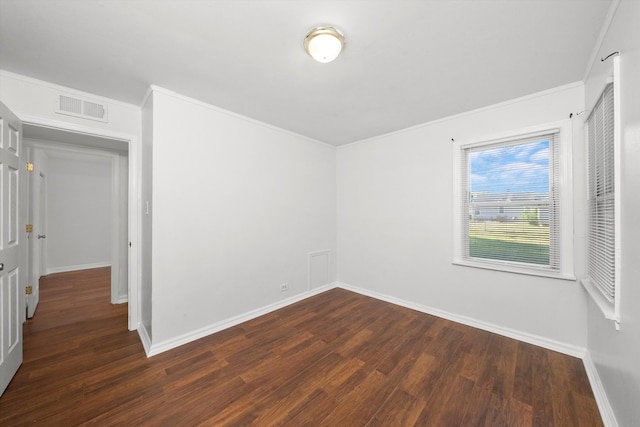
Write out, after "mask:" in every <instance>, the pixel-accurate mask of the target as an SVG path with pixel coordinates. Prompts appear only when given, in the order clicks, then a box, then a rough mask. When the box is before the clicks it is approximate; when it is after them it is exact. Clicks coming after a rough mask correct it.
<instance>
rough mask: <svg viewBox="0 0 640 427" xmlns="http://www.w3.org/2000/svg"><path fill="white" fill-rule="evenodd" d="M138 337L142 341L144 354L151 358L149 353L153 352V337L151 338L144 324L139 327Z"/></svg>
mask: <svg viewBox="0 0 640 427" xmlns="http://www.w3.org/2000/svg"><path fill="white" fill-rule="evenodd" d="M138 336H139V337H140V341H142V347H144V352H145V353H146V355H147V357H149V352H150V351H151V337H150V336H149V332H148V331H147V328H145V327H144V325H143V324H142V323H141V324H139V325H138Z"/></svg>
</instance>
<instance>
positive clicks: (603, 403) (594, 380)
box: [337, 282, 618, 427]
mask: <svg viewBox="0 0 640 427" xmlns="http://www.w3.org/2000/svg"><path fill="white" fill-rule="evenodd" d="M337 287H339V288H343V289H346V290H349V291H352V292H356V293H359V294H362V295H366V296H369V297H372V298H376V299H379V300H382V301H386V302H390V303H392V304H396V305H399V306H402V307H406V308H410V309H412V310H416V311H420V312H422V313H427V314H431V315H434V316H437V317H442V318H443V319H447V320H451V321H453V322H457V323H461V324H463V325H467V326H472V327H474V328H478V329H482V330H485V331H489V332H493V333H496V334H498V335H503V336H506V337H509V338H513V339H516V340H519V341H523V342H526V343H529V344H533V345H537V346H539V347H542V348H546V349H549V350H553V351H557V352H559V353H563V354H567V355H569V356H573V357H577V358H579V359H582V362H583V363H584V367H585V370H586V372H587V377H588V378H589V383H590V385H591V389H592V390H593V395H594V397H595V399H596V403H597V405H598V409H599V410H600V416H601V417H602V422H603V423H604V425H605V427H618V422H617V421H616V418H615V415H614V412H613V409H612V408H611V405H610V403H609V399H608V398H607V394H606V392H605V390H604V386H603V385H602V381H601V380H600V376H599V375H598V370H597V369H596V367H595V365H594V363H593V361H592V360H591V356H590V354H589V351H588V350H587V349H586V348H583V347H579V346H574V345H570V344H566V343H562V342H559V341H555V340H551V339H548V338H545V337H541V336H539V335H534V334H529V333H526V332H521V331H516V330H513V329H509V328H504V327H502V326H498V325H494V324H492V323H488V322H482V321H479V320H476V319H473V318H470V317H466V316H460V315H457V314H453V313H449V312H446V311H443V310H439V309H436V308H433V307H428V306H425V305H422V304H416V303H413V302H409V301H405V300H402V299H400V298H396V297H392V296H390V295H385V294H381V293H378V292H374V291H370V290H368V289H363V288H359V287H357V286H351V285H348V284H346V283H341V282H337Z"/></svg>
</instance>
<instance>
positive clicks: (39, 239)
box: [27, 164, 47, 318]
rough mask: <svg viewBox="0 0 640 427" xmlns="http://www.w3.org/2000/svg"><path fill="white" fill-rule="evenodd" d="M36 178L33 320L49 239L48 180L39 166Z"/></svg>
mask: <svg viewBox="0 0 640 427" xmlns="http://www.w3.org/2000/svg"><path fill="white" fill-rule="evenodd" d="M34 168H35V169H36V171H34V174H35V176H32V177H31V179H33V180H34V182H33V185H32V187H31V189H32V191H33V193H34V194H33V197H32V198H31V207H32V209H33V215H32V218H31V221H33V222H32V224H33V233H32V234H31V239H30V242H29V243H30V244H31V245H32V247H31V248H29V250H31V252H30V255H29V257H31V263H30V265H29V264H28V265H27V268H30V270H29V273H30V278H31V279H30V284H31V294H29V295H27V317H28V318H32V317H33V315H34V314H35V312H36V308H38V302H40V278H41V277H42V276H44V275H45V274H46V273H45V272H46V260H45V254H46V249H47V248H46V242H47V241H46V240H45V239H46V237H47V222H46V218H47V215H46V212H47V198H46V195H47V190H46V183H47V181H46V178H45V175H44V173H42V172H37V169H38V165H37V164H36V165H35V167H34Z"/></svg>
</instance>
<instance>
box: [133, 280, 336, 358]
mask: <svg viewBox="0 0 640 427" xmlns="http://www.w3.org/2000/svg"><path fill="white" fill-rule="evenodd" d="M335 287H336V283H335V282H334V283H330V284H328V285H325V286H321V287H318V288H315V289H312V290H310V291H307V292H302V293H300V294H298V295H294V296H292V297H291V298H287V299H284V300H281V301H278V302H275V303H273V304H269V305H266V306H264V307H260V308H257V309H255V310H251V311H249V312H246V313H244V314H240V315H238V316H234V317H230V318H228V319H225V320H221V321H220V322H216V323H214V324H212V325H208V326H205V327H203V328H200V329H196V330H195V331H191V332H188V333H186V334H183V335H179V336H177V337H175V338H171V339H168V340H166V341H161V342H159V343H153V342H152V343H151V345H150V346H149V348H147V347H146V346H145V352H146V353H147V357H151V356H155V355H156V354H160V353H162V352H165V351H167V350H171V349H173V348H176V347H179V346H181V345H183V344H187V343H189V342H191V341H195V340H198V339H200V338H204V337H206V336H208V335H211V334H214V333H216V332H220V331H223V330H225V329H228V328H231V327H232V326H236V325H239V324H240V323H244V322H246V321H249V320H251V319H255V318H256V317H260V316H262V315H265V314H268V313H271V312H272V311H276V310H278V309H280V308H284V307H287V306H289V305H291V304H294V303H296V302H298V301H302V300H304V299H307V298H309V297H312V296H314V295H318V294H321V293H322V292H325V291H328V290H329V289H333V288H335ZM140 329H142V326H141V327H140ZM143 345H144V342H143Z"/></svg>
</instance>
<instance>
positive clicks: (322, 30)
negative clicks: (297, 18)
mask: <svg viewBox="0 0 640 427" xmlns="http://www.w3.org/2000/svg"><path fill="white" fill-rule="evenodd" d="M343 47H344V36H343V35H342V33H341V32H340V31H338V30H337V29H336V28H333V27H316V28H313V29H312V30H311V31H309V33H308V34H307V36H306V37H305V38H304V49H305V50H306V51H307V53H308V54H309V55H311V57H312V58H313V59H315V60H316V61H318V62H331V61H333V60H334V59H336V58H337V57H338V55H340V52H341V51H342V48H343Z"/></svg>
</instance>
